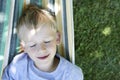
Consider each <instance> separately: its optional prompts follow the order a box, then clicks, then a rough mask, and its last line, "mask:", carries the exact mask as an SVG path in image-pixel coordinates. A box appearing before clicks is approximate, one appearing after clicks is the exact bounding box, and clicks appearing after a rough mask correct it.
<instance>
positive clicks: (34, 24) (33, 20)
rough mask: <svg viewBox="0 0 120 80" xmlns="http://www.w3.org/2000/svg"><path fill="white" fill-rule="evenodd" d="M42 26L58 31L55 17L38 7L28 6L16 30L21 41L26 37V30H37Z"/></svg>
mask: <svg viewBox="0 0 120 80" xmlns="http://www.w3.org/2000/svg"><path fill="white" fill-rule="evenodd" d="M41 26H48V27H50V28H51V29H52V30H54V31H57V26H56V19H55V15H53V14H52V13H51V12H50V11H48V10H47V9H45V8H42V7H40V6H37V5H28V6H26V8H25V9H24V10H23V13H22V15H21V17H20V19H19V21H18V23H17V26H16V29H17V34H18V36H19V38H20V39H22V36H24V29H27V30H32V29H34V30H37V29H38V28H40V27H41Z"/></svg>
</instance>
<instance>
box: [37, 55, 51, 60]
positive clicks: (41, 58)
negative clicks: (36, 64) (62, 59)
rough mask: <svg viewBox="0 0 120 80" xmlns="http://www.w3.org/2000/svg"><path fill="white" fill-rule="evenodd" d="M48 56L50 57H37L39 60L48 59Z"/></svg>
mask: <svg viewBox="0 0 120 80" xmlns="http://www.w3.org/2000/svg"><path fill="white" fill-rule="evenodd" d="M48 56H49V54H48V55H46V56H42V57H37V58H38V59H46V58H47V57H48Z"/></svg>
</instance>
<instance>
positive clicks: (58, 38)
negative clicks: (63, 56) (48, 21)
mask: <svg viewBox="0 0 120 80" xmlns="http://www.w3.org/2000/svg"><path fill="white" fill-rule="evenodd" d="M56 42H57V45H59V44H60V42H61V34H60V32H58V31H57V33H56Z"/></svg>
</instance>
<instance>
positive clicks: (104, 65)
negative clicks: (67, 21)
mask: <svg viewBox="0 0 120 80" xmlns="http://www.w3.org/2000/svg"><path fill="white" fill-rule="evenodd" d="M73 8H74V9H73V11H74V27H75V53H76V56H75V57H76V64H77V65H78V66H80V67H81V68H82V70H83V73H84V80H120V0H73Z"/></svg>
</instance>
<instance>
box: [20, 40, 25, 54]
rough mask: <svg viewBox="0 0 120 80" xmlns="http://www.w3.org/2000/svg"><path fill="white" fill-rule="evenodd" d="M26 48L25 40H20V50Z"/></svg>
mask: <svg viewBox="0 0 120 80" xmlns="http://www.w3.org/2000/svg"><path fill="white" fill-rule="evenodd" d="M24 50H25V43H24V42H23V41H21V42H20V52H23V51H24Z"/></svg>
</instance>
